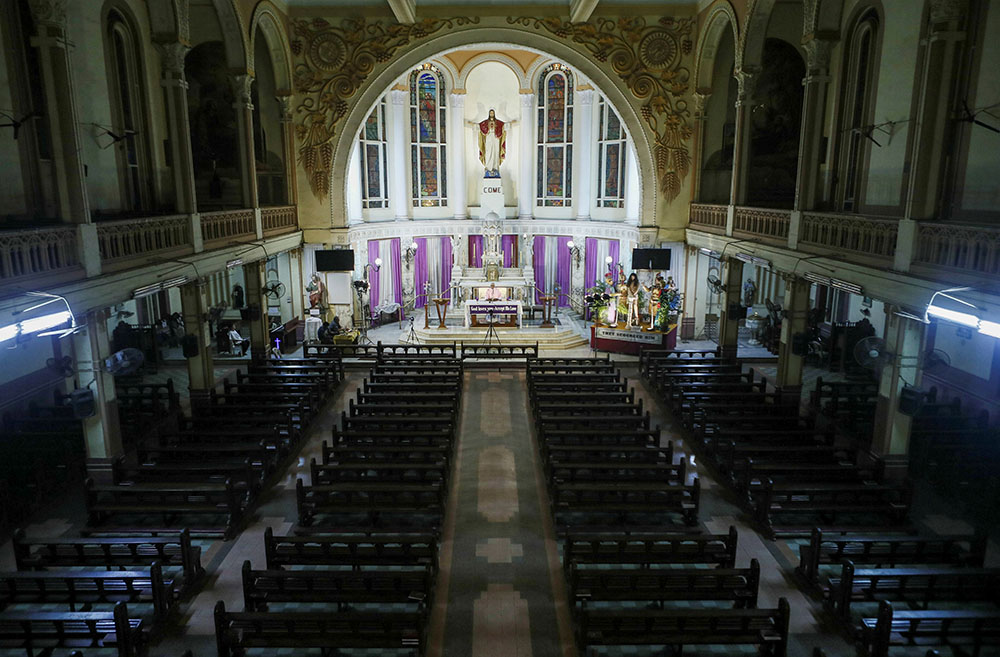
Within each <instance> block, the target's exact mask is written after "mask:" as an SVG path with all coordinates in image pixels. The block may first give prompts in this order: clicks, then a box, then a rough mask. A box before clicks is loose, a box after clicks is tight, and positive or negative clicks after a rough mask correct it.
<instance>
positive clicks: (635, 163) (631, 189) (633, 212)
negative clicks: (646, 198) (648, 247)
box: [625, 135, 642, 226]
mask: <svg viewBox="0 0 1000 657" xmlns="http://www.w3.org/2000/svg"><path fill="white" fill-rule="evenodd" d="M625 151H626V156H625V223H627V224H629V225H630V226H638V225H639V212H640V207H641V205H640V203H641V200H642V199H641V192H640V190H639V160H638V159H637V158H636V156H635V142H633V141H632V135H626V141H625Z"/></svg>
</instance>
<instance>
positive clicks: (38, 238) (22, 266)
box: [0, 226, 80, 283]
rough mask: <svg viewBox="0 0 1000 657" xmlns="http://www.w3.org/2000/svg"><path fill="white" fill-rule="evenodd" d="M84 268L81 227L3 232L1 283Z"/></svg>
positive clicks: (0, 251) (0, 247)
mask: <svg viewBox="0 0 1000 657" xmlns="http://www.w3.org/2000/svg"><path fill="white" fill-rule="evenodd" d="M79 267H80V258H79V250H78V247H77V227H76V226H58V227H54V228H39V229H36V230H15V231H9V232H7V231H4V232H0V281H2V282H5V283H6V282H10V281H14V280H17V279H23V278H27V277H37V276H45V275H50V274H57V273H62V272H69V271H75V270H77V269H78V268H79Z"/></svg>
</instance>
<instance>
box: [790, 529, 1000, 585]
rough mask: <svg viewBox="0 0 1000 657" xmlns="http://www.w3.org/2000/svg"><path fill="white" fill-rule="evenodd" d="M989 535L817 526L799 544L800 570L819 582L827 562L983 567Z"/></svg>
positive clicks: (806, 576)
mask: <svg viewBox="0 0 1000 657" xmlns="http://www.w3.org/2000/svg"><path fill="white" fill-rule="evenodd" d="M986 540H987V539H986V536H985V535H983V534H976V535H969V534H966V535H957V536H913V535H887V534H885V533H882V534H878V533H872V534H859V535H847V536H838V535H831V534H830V533H829V532H827V533H824V532H823V531H822V530H821V529H818V528H815V529H813V530H812V534H811V536H810V539H809V543H808V544H807V545H801V546H799V565H798V566H797V567H796V572H797V573H798V574H800V575H801V576H802V577H804V578H805V579H806V580H807V581H809V582H812V583H818V582H819V569H820V566H823V565H831V564H833V565H838V566H839V565H840V564H841V563H843V561H844V560H845V559H850V560H851V561H852V562H853V563H854V564H856V565H857V564H864V565H878V566H890V567H895V566H899V565H912V564H938V565H956V566H967V567H975V568H981V567H982V565H983V560H984V559H985V556H986Z"/></svg>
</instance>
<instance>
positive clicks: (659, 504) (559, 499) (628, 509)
mask: <svg viewBox="0 0 1000 657" xmlns="http://www.w3.org/2000/svg"><path fill="white" fill-rule="evenodd" d="M700 497H701V486H700V482H699V479H698V478H697V477H695V478H694V479H693V480H692V483H691V484H690V485H681V484H679V483H664V482H634V481H621V482H614V483H609V482H599V483H591V482H588V483H565V484H559V485H558V486H555V487H554V488H553V490H552V510H553V515H554V516H555V518H556V524H557V525H562V526H567V525H568V524H569V522H568V520H566V519H564V518H563V516H564V515H565V514H585V515H587V516H605V515H612V516H614V517H615V518H616V519H617V522H619V523H620V524H623V525H625V524H628V516H629V515H630V514H643V515H654V516H661V515H664V514H676V515H679V516H680V517H681V518H682V519H683V521H684V523H685V524H687V525H689V526H691V525H695V524H697V522H698V506H699V503H700ZM588 524H589V523H588Z"/></svg>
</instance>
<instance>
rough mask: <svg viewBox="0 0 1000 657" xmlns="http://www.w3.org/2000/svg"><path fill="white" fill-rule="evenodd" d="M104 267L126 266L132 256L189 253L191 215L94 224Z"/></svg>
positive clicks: (111, 268) (118, 267)
mask: <svg viewBox="0 0 1000 657" xmlns="http://www.w3.org/2000/svg"><path fill="white" fill-rule="evenodd" d="M97 239H98V242H99V244H100V248H101V263H102V264H101V267H102V269H104V270H113V269H121V268H124V267H127V266H128V265H129V264H130V262H129V261H131V260H132V259H133V258H138V257H142V258H147V257H150V256H155V255H160V256H172V255H181V254H184V253H191V252H192V251H193V250H194V244H193V241H192V239H191V217H190V216H188V215H186V214H182V215H173V216H167V217H151V218H149V219H127V220H123V221H112V222H107V223H101V224H99V225H98V226H97Z"/></svg>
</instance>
